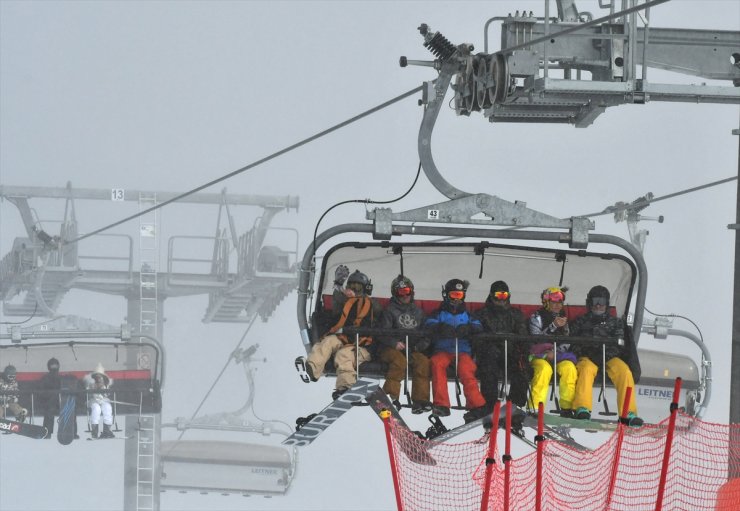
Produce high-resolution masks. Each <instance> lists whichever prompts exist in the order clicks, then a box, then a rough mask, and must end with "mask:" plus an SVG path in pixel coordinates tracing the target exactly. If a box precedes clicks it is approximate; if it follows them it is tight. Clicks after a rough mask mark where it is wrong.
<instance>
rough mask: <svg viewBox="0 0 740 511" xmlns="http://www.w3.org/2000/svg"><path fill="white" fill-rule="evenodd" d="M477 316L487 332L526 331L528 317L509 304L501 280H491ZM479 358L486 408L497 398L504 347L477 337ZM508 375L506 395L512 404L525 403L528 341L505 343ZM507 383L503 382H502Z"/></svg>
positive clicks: (506, 290) (477, 356)
mask: <svg viewBox="0 0 740 511" xmlns="http://www.w3.org/2000/svg"><path fill="white" fill-rule="evenodd" d="M478 318H480V322H481V323H482V324H483V329H484V330H485V331H486V332H491V333H495V334H517V335H527V333H528V332H527V321H526V319H525V318H524V314H522V312H521V311H520V310H519V309H517V308H514V307H512V306H511V292H510V291H509V285H508V284H507V283H506V282H504V281H503V280H497V281H496V282H494V283H493V284H491V289H490V292H489V294H488V298H486V304H485V307H483V309H481V310H480V311H478ZM473 348H474V353H475V359H476V361H477V362H478V378H479V379H480V386H481V392H482V393H483V396H484V397H485V398H486V407H487V412H490V411H492V410H493V405H494V404H495V403H496V401H497V400H498V398H499V395H498V385H499V380H500V379H501V378H502V376H503V365H504V349H503V345H502V343H501V341H498V340H496V341H492V340H480V341H478V342H476V343H475V345H474V346H473ZM507 351H508V377H509V380H510V383H511V384H510V385H509V395H508V399H509V401H511V402H512V403H514V404H515V405H517V406H519V407H523V406H525V405H526V404H527V391H528V390H529V380H530V374H529V372H530V369H531V368H530V367H529V358H528V357H529V344H528V343H523V342H514V343H509V345H508V350H507ZM504 384H506V382H504Z"/></svg>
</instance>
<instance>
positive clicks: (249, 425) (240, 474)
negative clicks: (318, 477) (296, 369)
mask: <svg viewBox="0 0 740 511" xmlns="http://www.w3.org/2000/svg"><path fill="white" fill-rule="evenodd" d="M258 348H259V345H257V344H255V345H253V346H251V347H249V348H247V349H245V350H242V349H237V350H236V351H235V352H234V353H232V354H231V356H230V357H229V359H230V360H231V359H233V360H234V362H235V363H236V364H237V365H242V366H243V368H244V373H245V376H246V379H247V382H246V388H247V389H248V394H247V399H246V401H245V403H244V404H243V405H242V406H241V407H240V408H239V409H238V410H235V411H232V412H223V413H216V414H210V415H205V416H198V417H193V418H191V419H185V418H182V417H180V418H177V419H176V420H175V422H173V423H168V424H163V425H162V426H163V428H175V429H176V430H177V431H178V432H180V435H179V437H178V438H177V439H175V440H169V439H168V440H164V441H163V442H162V444H161V448H160V451H161V456H160V466H159V469H158V470H159V475H160V488H161V489H162V490H176V491H179V492H183V493H185V492H192V491H197V492H199V493H211V492H217V493H221V494H224V495H226V494H242V495H247V496H248V495H263V496H267V497H269V496H273V495H283V494H285V493H286V492H287V491H288V488H289V487H290V483H291V481H292V480H293V477H294V475H295V470H296V463H297V453H296V450H295V448H292V449H289V448H286V447H283V446H279V445H266V444H265V443H264V440H263V439H264V437H267V436H271V435H273V434H276V435H278V436H283V437H287V436H289V435H290V434H291V432H292V431H291V428H290V427H289V426H288V425H287V424H284V423H282V422H280V421H269V420H268V421H265V420H262V419H258V418H257V415H256V414H255V413H254V409H253V402H254V397H255V391H256V387H255V382H254V370H255V368H254V362H265V361H266V359H262V360H260V359H258V358H256V357H255V356H254V355H255V353H256V351H257V349H258ZM250 410H251V411H252V415H254V418H255V419H257V422H256V423H255V422H252V421H250V420H249V419H247V418H245V415H246V412H248V411H250ZM190 430H192V431H198V430H199V431H213V432H217V434H218V437H217V438H218V439H213V438H210V437H209V438H192V436H191V437H189V438H188V439H183V438H182V437H183V435H184V433H185V432H187V431H190ZM230 434H231V435H232V436H228V435H230ZM234 434H236V435H234ZM257 435H259V436H260V437H261V439H260V442H259V443H256V442H253V441H249V440H250V439H251V438H252V437H255V436H257Z"/></svg>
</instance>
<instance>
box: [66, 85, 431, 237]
mask: <svg viewBox="0 0 740 511" xmlns="http://www.w3.org/2000/svg"><path fill="white" fill-rule="evenodd" d="M423 87H424V86H423V85H420V86H418V87H416V88H414V89H411V90H409V91H407V92H404V93H403V94H401V95H399V96H396V97H395V98H393V99H389V100H388V101H385V102H383V103H381V104H379V105H377V106H374V107H373V108H371V109H369V110H365V111H364V112H362V113H359V114H357V115H355V116H354V117H350V118H349V119H347V120H345V121H342V122H340V123H339V124H335V125H334V126H332V127H330V128H327V129H325V130H323V131H320V132H319V133H316V134H315V135H311V136H310V137H308V138H304V139H303V140H301V141H300V142H296V143H295V144H293V145H290V146H288V147H285V148H283V149H280V150H279V151H276V152H274V153H272V154H270V155H269V156H265V157H264V158H262V159H259V160H257V161H255V162H252V163H250V164H249V165H246V166H244V167H241V168H239V169H237V170H234V171H232V172H229V173H228V174H224V175H223V176H221V177H219V178H216V179H213V180H211V181H208V182H207V183H204V184H202V185H200V186H198V187H196V188H193V189H191V190H188V191H187V192H183V193H181V194H179V195H176V196H175V197H172V198H171V199H168V200H166V201H163V202H161V203H159V204H155V205H154V206H152V207H150V208H147V209H145V210H142V211H139V212H138V213H136V214H133V215H130V216H127V217H125V218H123V219H121V220H118V221H117V222H113V223H112V224H109V225H106V226H104V227H101V228H99V229H96V230H94V231H91V232H88V233H85V234H83V235H82V236H78V237H77V238H75V239H73V240H70V241H64V244H65V245H69V244H72V243H77V242H79V241H82V240H84V239H85V238H89V237H90V236H94V235H95V234H100V233H101V232H103V231H107V230H109V229H112V228H113V227H117V226H119V225H121V224H124V223H126V222H128V221H130V220H134V219H135V218H138V217H140V216H143V215H146V214H147V213H151V212H152V211H155V210H157V209H160V208H163V207H164V206H167V205H169V204H171V203H173V202H176V201H178V200H180V199H184V198H185V197H188V196H189V195H192V194H194V193H197V192H200V191H201V190H204V189H206V188H208V187H211V186H213V185H215V184H217V183H220V182H222V181H225V180H227V179H230V178H232V177H234V176H236V175H238V174H241V173H242V172H245V171H247V170H250V169H252V168H254V167H256V166H258V165H261V164H263V163H266V162H268V161H270V160H272V159H274V158H277V157H278V156H281V155H283V154H285V153H288V152H290V151H292V150H293V149H297V148H299V147H301V146H303V145H305V144H308V143H309V142H313V141H314V140H317V139H319V138H321V137H323V136H324V135H328V134H329V133H332V132H334V131H336V130H338V129H340V128H344V127H345V126H347V125H349V124H352V123H353V122H355V121H358V120H360V119H362V118H363V117H367V116H368V115H370V114H374V113H375V112H377V111H379V110H382V109H383V108H385V107H387V106H390V105H392V104H393V103H397V102H398V101H401V100H402V99H406V98H407V97H409V96H412V95H414V94H416V93H417V92H419V91H421V90H422V89H423Z"/></svg>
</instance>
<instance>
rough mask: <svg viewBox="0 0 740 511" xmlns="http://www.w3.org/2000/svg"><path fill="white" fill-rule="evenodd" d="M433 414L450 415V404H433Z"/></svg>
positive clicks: (439, 415) (438, 415)
mask: <svg viewBox="0 0 740 511" xmlns="http://www.w3.org/2000/svg"><path fill="white" fill-rule="evenodd" d="M432 414H433V415H436V416H437V417H449V416H450V407H449V406H439V405H434V406H432Z"/></svg>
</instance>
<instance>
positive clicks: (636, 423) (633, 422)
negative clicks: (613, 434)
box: [627, 412, 645, 428]
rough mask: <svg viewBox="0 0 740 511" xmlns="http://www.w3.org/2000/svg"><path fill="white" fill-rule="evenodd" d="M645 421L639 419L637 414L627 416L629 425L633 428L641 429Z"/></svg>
mask: <svg viewBox="0 0 740 511" xmlns="http://www.w3.org/2000/svg"><path fill="white" fill-rule="evenodd" d="M644 423H645V421H643V420H642V419H641V418H640V417H638V416H637V415H636V414H635V412H629V413H628V414H627V425H628V426H629V427H631V428H639V427H641V426H642V425H643V424H644Z"/></svg>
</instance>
